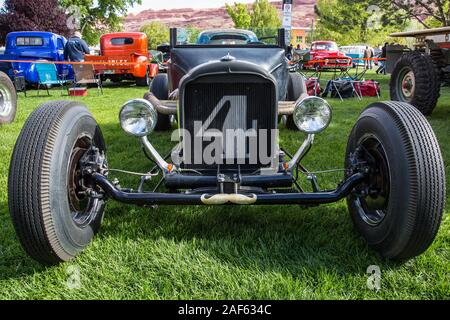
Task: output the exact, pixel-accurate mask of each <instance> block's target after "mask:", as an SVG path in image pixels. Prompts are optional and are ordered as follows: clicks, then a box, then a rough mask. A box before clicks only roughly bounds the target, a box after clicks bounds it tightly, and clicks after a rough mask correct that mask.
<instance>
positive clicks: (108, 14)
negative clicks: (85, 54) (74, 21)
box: [59, 0, 141, 45]
mask: <svg viewBox="0 0 450 320" xmlns="http://www.w3.org/2000/svg"><path fill="white" fill-rule="evenodd" d="M59 3H60V5H61V6H62V7H64V8H67V9H71V8H73V6H76V7H78V10H79V14H80V17H79V18H80V28H79V29H80V30H81V32H82V33H83V37H84V39H85V40H86V41H87V42H88V43H89V44H91V45H93V44H98V39H99V38H100V36H101V35H102V34H103V33H106V32H116V31H121V30H122V29H123V26H122V17H123V15H125V14H126V13H127V10H128V8H129V7H132V6H133V5H135V4H140V3H141V0H60V1H59ZM69 15H74V16H77V15H78V12H74V11H73V10H70V13H69Z"/></svg>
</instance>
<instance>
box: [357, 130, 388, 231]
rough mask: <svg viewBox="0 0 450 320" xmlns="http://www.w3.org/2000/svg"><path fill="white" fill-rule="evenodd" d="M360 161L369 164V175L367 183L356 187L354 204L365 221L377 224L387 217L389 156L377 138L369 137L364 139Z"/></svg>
mask: <svg viewBox="0 0 450 320" xmlns="http://www.w3.org/2000/svg"><path fill="white" fill-rule="evenodd" d="M358 162H359V163H363V164H365V165H366V166H367V171H368V177H367V179H366V182H365V183H363V184H362V185H361V186H360V187H358V188H357V189H355V194H354V196H353V197H354V205H355V206H356V208H357V211H358V213H359V215H360V217H361V219H362V220H363V221H364V222H366V223H367V224H369V225H370V226H377V225H379V224H380V223H381V222H382V221H383V220H384V219H385V217H386V212H387V206H388V200H389V191H390V188H389V186H390V173H389V166H388V162H387V156H386V152H385V151H384V148H383V145H382V144H381V142H380V141H379V140H378V139H377V138H375V137H369V138H366V139H364V140H363V141H362V143H361V144H360V147H359V150H358Z"/></svg>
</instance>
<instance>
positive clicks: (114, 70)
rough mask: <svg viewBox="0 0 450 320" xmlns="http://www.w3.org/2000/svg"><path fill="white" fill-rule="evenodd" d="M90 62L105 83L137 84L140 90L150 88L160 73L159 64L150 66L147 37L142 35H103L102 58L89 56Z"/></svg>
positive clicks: (119, 33) (87, 58) (117, 33)
mask: <svg viewBox="0 0 450 320" xmlns="http://www.w3.org/2000/svg"><path fill="white" fill-rule="evenodd" d="M86 62H95V63H96V64H95V65H94V69H95V72H96V73H98V74H100V75H101V78H102V80H103V81H105V80H107V79H110V80H111V81H113V82H120V81H122V80H135V81H136V84H137V85H138V86H149V85H150V82H151V79H153V78H154V77H155V76H156V75H157V74H158V69H159V66H158V64H156V63H150V62H151V60H150V56H149V51H148V39H147V35H146V34H145V33H141V32H116V33H109V34H105V35H102V36H101V37H100V55H99V56H94V55H87V56H86ZM101 62H105V64H104V65H102V64H100V63H101Z"/></svg>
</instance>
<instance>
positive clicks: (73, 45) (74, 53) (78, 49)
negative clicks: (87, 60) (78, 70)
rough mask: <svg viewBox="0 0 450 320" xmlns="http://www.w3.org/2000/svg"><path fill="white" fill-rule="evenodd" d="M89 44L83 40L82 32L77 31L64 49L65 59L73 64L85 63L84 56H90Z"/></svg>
mask: <svg viewBox="0 0 450 320" xmlns="http://www.w3.org/2000/svg"><path fill="white" fill-rule="evenodd" d="M89 53H90V50H89V47H88V45H87V43H86V42H85V41H84V40H83V39H82V35H81V32H78V31H76V32H75V33H74V34H73V36H72V37H71V38H70V39H69V40H68V41H67V44H66V46H65V48H64V59H65V60H66V61H72V62H83V61H84V55H85V54H89Z"/></svg>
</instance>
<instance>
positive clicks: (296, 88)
mask: <svg viewBox="0 0 450 320" xmlns="http://www.w3.org/2000/svg"><path fill="white" fill-rule="evenodd" d="M307 92H308V91H307V88H306V82H305V79H304V78H303V77H302V76H301V75H300V74H299V73H289V79H288V86H287V98H288V100H289V101H297V100H298V99H300V97H302V96H305V97H306V96H307V95H308V93H307ZM286 128H288V129H289V130H295V131H298V128H297V126H296V125H295V123H294V117H293V115H289V116H287V118H286Z"/></svg>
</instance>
